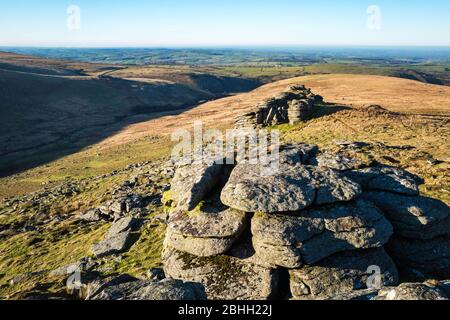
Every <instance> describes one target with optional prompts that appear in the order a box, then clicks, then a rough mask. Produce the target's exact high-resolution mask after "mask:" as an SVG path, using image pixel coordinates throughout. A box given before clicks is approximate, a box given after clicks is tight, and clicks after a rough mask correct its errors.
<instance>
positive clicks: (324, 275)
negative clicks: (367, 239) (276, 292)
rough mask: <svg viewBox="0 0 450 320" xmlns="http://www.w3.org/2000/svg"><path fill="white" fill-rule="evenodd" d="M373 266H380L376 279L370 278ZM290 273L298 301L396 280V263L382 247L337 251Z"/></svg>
mask: <svg viewBox="0 0 450 320" xmlns="http://www.w3.org/2000/svg"><path fill="white" fill-rule="evenodd" d="M374 266H377V268H379V269H378V270H379V271H380V279H379V280H377V279H375V278H373V279H372V278H371V276H373V271H372V269H371V268H373V267H374ZM289 274H290V286H291V292H292V295H293V297H294V299H299V300H311V299H312V300H325V299H331V298H333V297H335V296H337V295H343V294H348V293H351V292H353V291H356V290H367V289H380V288H381V287H382V286H392V285H396V284H397V283H398V273H397V269H396V267H395V264H394V262H393V261H392V259H391V258H390V257H389V256H388V255H387V253H386V252H385V251H384V249H383V248H378V249H371V250H361V251H348V252H342V253H338V254H335V255H333V256H331V257H328V258H326V259H325V260H323V261H321V262H320V263H318V264H317V265H314V266H304V267H303V268H301V269H297V270H290V271H289ZM377 281H378V283H377Z"/></svg>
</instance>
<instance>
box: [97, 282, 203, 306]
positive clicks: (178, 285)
mask: <svg viewBox="0 0 450 320" xmlns="http://www.w3.org/2000/svg"><path fill="white" fill-rule="evenodd" d="M90 300H158V301H166V300H171V301H180V300H183V301H186V300H190V301H192V300H206V293H205V291H204V287H203V286H202V285H201V284H198V283H189V282H183V281H180V280H173V279H165V280H162V281H134V282H128V283H122V284H117V285H111V286H106V287H104V288H103V289H102V290H101V291H99V292H98V293H96V294H95V295H94V296H92V297H90Z"/></svg>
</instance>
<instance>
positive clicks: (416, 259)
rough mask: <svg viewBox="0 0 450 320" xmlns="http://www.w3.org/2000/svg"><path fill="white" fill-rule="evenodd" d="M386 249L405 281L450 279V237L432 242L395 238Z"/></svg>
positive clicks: (439, 238) (432, 240)
mask: <svg viewBox="0 0 450 320" xmlns="http://www.w3.org/2000/svg"><path fill="white" fill-rule="evenodd" d="M386 249H387V251H388V253H389V255H390V256H391V257H392V259H394V261H395V263H396V264H397V267H398V268H399V271H400V274H401V276H402V277H403V278H405V279H408V280H412V281H425V280H427V279H440V280H446V279H449V278H450V236H444V237H438V238H435V239H431V240H414V239H407V238H402V237H394V238H392V239H391V241H390V242H389V244H388V245H387V247H386Z"/></svg>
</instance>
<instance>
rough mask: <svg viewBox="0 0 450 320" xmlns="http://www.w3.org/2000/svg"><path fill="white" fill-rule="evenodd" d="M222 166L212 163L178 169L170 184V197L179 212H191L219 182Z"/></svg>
mask: <svg viewBox="0 0 450 320" xmlns="http://www.w3.org/2000/svg"><path fill="white" fill-rule="evenodd" d="M223 169H224V165H223V164H218V163H216V162H213V163H202V164H192V165H189V166H183V167H179V168H178V169H177V170H176V172H175V176H174V178H173V179H172V184H171V197H172V200H173V201H174V205H175V206H176V207H177V208H178V209H179V210H184V211H191V210H194V209H195V207H196V206H197V205H198V204H199V203H200V201H201V200H202V199H203V198H204V197H205V196H206V195H207V194H208V193H209V192H210V191H212V190H213V189H214V188H215V187H216V186H217V184H218V183H219V182H220V181H221V176H222V174H223Z"/></svg>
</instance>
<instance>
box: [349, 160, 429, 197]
mask: <svg viewBox="0 0 450 320" xmlns="http://www.w3.org/2000/svg"><path fill="white" fill-rule="evenodd" d="M344 174H345V175H346V176H347V177H348V178H350V179H352V180H353V181H355V182H357V183H359V184H360V185H361V186H363V188H364V190H367V191H389V192H394V193H399V194H403V195H407V196H418V195H419V186H420V185H421V184H423V180H422V179H421V178H419V177H418V176H416V175H414V174H412V173H409V172H408V171H406V170H403V169H401V168H395V167H390V166H383V165H380V166H376V167H371V168H366V169H361V170H354V171H347V172H345V173H344Z"/></svg>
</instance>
